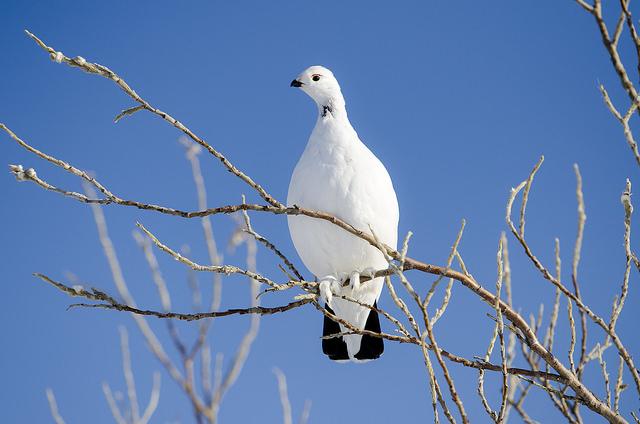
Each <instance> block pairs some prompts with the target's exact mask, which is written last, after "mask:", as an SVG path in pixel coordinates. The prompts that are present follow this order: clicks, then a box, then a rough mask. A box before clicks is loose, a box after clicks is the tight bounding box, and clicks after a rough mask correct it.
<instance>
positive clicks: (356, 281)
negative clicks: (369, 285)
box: [349, 271, 360, 291]
mask: <svg viewBox="0 0 640 424" xmlns="http://www.w3.org/2000/svg"><path fill="white" fill-rule="evenodd" d="M349 288H351V290H354V291H355V290H359V289H360V273H359V272H358V271H353V272H352V273H351V275H350V276H349Z"/></svg>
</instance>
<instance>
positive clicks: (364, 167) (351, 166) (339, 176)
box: [287, 118, 398, 295]
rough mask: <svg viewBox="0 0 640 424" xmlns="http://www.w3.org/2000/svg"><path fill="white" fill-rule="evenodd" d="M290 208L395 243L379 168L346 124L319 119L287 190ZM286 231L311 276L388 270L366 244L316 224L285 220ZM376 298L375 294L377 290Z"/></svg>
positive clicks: (391, 201) (390, 194)
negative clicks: (329, 216)
mask: <svg viewBox="0 0 640 424" xmlns="http://www.w3.org/2000/svg"><path fill="white" fill-rule="evenodd" d="M287 203H288V204H289V205H290V206H293V205H297V206H300V207H304V208H308V209H313V210H318V211H323V212H327V213H330V214H332V215H334V216H336V217H338V218H340V219H342V220H344V221H346V222H347V223H349V224H351V225H353V226H354V227H356V228H358V229H360V230H362V231H366V232H370V228H372V229H373V231H374V232H375V234H376V236H377V237H378V238H379V239H380V240H381V241H382V242H383V243H385V244H387V245H389V246H391V247H393V248H395V247H396V243H397V226H398V202H397V199H396V195H395V191H394V189H393V185H392V183H391V178H390V177H389V174H388V173H387V170H386V169H385V167H384V165H383V164H382V163H381V162H380V161H379V160H378V158H376V157H375V155H374V154H373V153H371V151H370V150H369V149H368V148H367V147H366V146H365V145H364V144H363V143H362V142H361V141H360V140H359V138H358V136H357V134H356V132H355V131H354V130H353V128H352V127H351V125H350V124H349V123H348V121H346V122H340V121H337V120H335V119H332V118H328V119H325V118H320V119H319V120H318V123H317V124H316V127H315V128H314V131H313V133H312V134H311V137H310V139H309V143H308V144H307V147H306V149H305V151H304V153H303V154H302V157H301V158H300V160H299V162H298V164H297V166H296V168H295V170H294V172H293V175H292V177H291V182H290V185H289V194H288V199H287ZM288 222H289V230H290V232H291V237H292V239H293V243H294V245H295V247H296V250H297V251H298V254H299V255H300V257H301V259H302V261H303V262H304V264H305V265H306V267H307V268H309V270H310V271H311V272H313V273H314V274H315V276H316V277H318V278H322V277H323V276H326V275H339V274H340V273H350V272H353V271H361V270H364V269H366V268H376V269H381V268H385V267H386V266H387V263H386V260H385V259H384V257H383V256H382V254H381V253H380V252H379V251H378V250H377V249H376V248H374V247H373V246H371V245H370V244H369V243H367V242H365V241H363V240H361V239H359V238H357V237H355V236H353V235H351V234H349V233H348V232H346V231H344V230H342V229H341V228H339V227H337V226H335V225H333V224H331V223H329V222H326V221H323V220H319V219H314V218H309V217H304V216H289V217H288ZM378 295H379V291H378Z"/></svg>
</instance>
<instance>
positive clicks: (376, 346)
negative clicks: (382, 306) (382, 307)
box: [355, 302, 384, 360]
mask: <svg viewBox="0 0 640 424" xmlns="http://www.w3.org/2000/svg"><path fill="white" fill-rule="evenodd" d="M373 307H374V308H377V307H378V305H377V302H374V303H373ZM364 329H365V330H369V331H373V332H374V333H380V332H381V331H380V318H379V317H378V313H377V312H376V311H374V310H371V311H369V316H368V317H367V323H366V324H365V325H364ZM382 352H384V343H383V341H382V339H381V338H380V337H373V336H367V335H364V336H362V342H361V343H360V350H359V351H358V353H356V355H355V358H356V359H360V360H364V359H378V358H379V357H380V355H382Z"/></svg>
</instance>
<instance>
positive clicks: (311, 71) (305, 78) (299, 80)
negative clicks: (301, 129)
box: [291, 66, 344, 110]
mask: <svg viewBox="0 0 640 424" xmlns="http://www.w3.org/2000/svg"><path fill="white" fill-rule="evenodd" d="M291 87H297V88H300V89H301V90H302V91H304V92H305V93H307V94H308V95H309V97H311V98H312V99H313V100H314V101H315V102H316V103H317V104H318V107H319V108H320V109H321V110H322V108H325V107H329V108H332V107H342V108H344V98H343V97H342V92H341V91H340V84H338V80H336V78H335V77H334V76H333V72H331V71H330V70H328V69H327V68H325V67H324V66H311V67H309V68H307V69H305V70H304V71H302V73H301V74H300V75H298V76H297V77H296V79H294V80H293V81H291Z"/></svg>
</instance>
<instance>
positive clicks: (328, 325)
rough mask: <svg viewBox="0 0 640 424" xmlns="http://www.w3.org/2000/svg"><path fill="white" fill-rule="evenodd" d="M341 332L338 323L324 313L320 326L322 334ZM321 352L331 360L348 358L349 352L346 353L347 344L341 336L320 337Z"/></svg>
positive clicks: (327, 306)
mask: <svg viewBox="0 0 640 424" xmlns="http://www.w3.org/2000/svg"><path fill="white" fill-rule="evenodd" d="M324 307H325V308H326V309H327V311H329V312H330V313H332V314H333V310H332V309H331V308H330V307H329V305H324ZM341 332H342V330H341V329H340V324H338V323H337V322H335V321H332V320H331V319H330V318H329V317H327V316H326V315H325V317H324V325H323V326H322V335H323V336H330V335H332V334H339V333H341ZM322 352H323V353H324V354H325V355H327V356H328V357H329V359H331V360H333V361H339V360H345V359H349V353H347V344H346V343H345V342H344V340H343V339H342V337H334V338H331V339H322Z"/></svg>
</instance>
